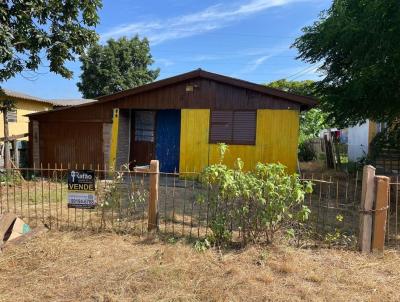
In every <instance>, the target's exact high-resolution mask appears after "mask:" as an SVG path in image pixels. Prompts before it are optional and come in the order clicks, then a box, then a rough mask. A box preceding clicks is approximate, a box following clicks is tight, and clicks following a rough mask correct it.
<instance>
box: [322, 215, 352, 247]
mask: <svg viewBox="0 0 400 302" xmlns="http://www.w3.org/2000/svg"><path fill="white" fill-rule="evenodd" d="M343 220H344V217H343V215H341V214H338V215H336V221H337V222H339V223H341V222H343ZM323 239H324V242H325V243H327V244H328V246H329V248H331V247H332V246H334V245H344V246H351V245H354V242H355V238H354V237H353V236H348V235H347V234H346V232H343V231H342V230H341V229H340V228H338V227H335V228H334V230H333V232H328V233H326V234H325V236H324V238H323Z"/></svg>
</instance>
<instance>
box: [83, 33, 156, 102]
mask: <svg viewBox="0 0 400 302" xmlns="http://www.w3.org/2000/svg"><path fill="white" fill-rule="evenodd" d="M80 60H81V62H82V65H81V70H82V74H81V77H80V78H81V81H80V82H79V83H78V84H77V85H78V88H79V90H80V91H81V92H82V94H83V96H84V97H85V98H94V97H97V96H100V95H107V94H111V93H115V92H118V91H122V90H126V89H129V88H134V87H137V86H140V85H143V84H146V83H149V82H152V81H154V80H155V79H156V78H157V77H158V74H159V72H160V71H159V69H150V68H149V66H150V65H151V64H152V63H153V62H154V61H153V58H152V56H151V54H150V46H149V41H148V40H147V39H146V38H144V39H140V38H139V37H138V36H136V37H134V38H132V39H128V38H125V37H124V38H120V39H118V40H114V39H110V40H108V41H107V43H106V44H105V45H99V44H96V45H93V46H92V47H90V48H89V49H88V51H87V53H86V54H85V55H83V56H82V57H81V58H80Z"/></svg>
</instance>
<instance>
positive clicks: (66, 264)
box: [0, 231, 400, 301]
mask: <svg viewBox="0 0 400 302" xmlns="http://www.w3.org/2000/svg"><path fill="white" fill-rule="evenodd" d="M399 281H400V254H399V253H397V252H395V251H391V250H389V251H386V253H385V256H384V257H383V258H381V257H376V256H365V255H361V254H359V253H357V252H352V251H343V250H328V249H296V248H293V247H290V246H287V245H285V244H283V243H277V245H275V246H269V247H261V246H252V247H249V248H246V249H243V250H230V251H218V250H216V249H211V250H207V251H206V252H202V253H199V252H196V251H195V249H194V248H193V247H192V245H190V244H186V243H185V242H183V241H179V240H178V241H177V242H175V240H174V243H173V244H171V243H169V240H165V241H160V240H159V239H157V238H144V237H135V236H127V235H126V236H120V235H115V234H104V233H103V234H97V235H93V234H88V233H84V232H56V231H52V232H48V233H46V234H43V235H42V236H41V237H37V238H34V239H32V240H31V241H29V242H27V243H25V244H21V245H18V246H11V247H9V248H8V249H6V250H5V251H4V253H3V254H0V301H16V300H18V301H399V300H400V291H399V290H398V289H397V285H398V283H399Z"/></svg>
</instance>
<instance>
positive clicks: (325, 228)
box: [302, 173, 362, 240]
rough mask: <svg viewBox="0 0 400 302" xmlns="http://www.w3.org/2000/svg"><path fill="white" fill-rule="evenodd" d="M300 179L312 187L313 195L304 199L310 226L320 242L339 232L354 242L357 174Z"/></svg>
mask: <svg viewBox="0 0 400 302" xmlns="http://www.w3.org/2000/svg"><path fill="white" fill-rule="evenodd" d="M302 179H303V180H305V181H311V182H312V184H313V192H312V193H310V194H307V196H306V198H305V200H306V204H307V205H308V206H309V207H310V209H311V215H310V224H313V226H314V227H315V233H316V234H319V235H320V236H322V239H324V238H327V237H329V236H331V235H332V234H335V233H339V232H340V233H341V234H343V235H345V236H351V237H353V239H354V240H355V238H356V236H357V235H358V231H359V207H360V200H361V184H362V183H361V182H362V179H361V177H360V176H359V174H358V173H356V174H355V175H354V177H349V176H326V175H323V174H319V175H318V174H310V175H308V174H303V175H302Z"/></svg>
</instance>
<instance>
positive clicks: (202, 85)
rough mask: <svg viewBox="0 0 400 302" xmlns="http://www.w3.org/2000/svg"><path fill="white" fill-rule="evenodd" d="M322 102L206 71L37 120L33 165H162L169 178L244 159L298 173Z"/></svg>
mask: <svg viewBox="0 0 400 302" xmlns="http://www.w3.org/2000/svg"><path fill="white" fill-rule="evenodd" d="M315 104H316V101H315V99H313V98H310V97H304V96H300V95H295V94H291V93H287V92H284V91H281V90H277V89H273V88H269V87H266V86H263V85H258V84H254V83H250V82H246V81H243V80H239V79H234V78H230V77H226V76H222V75H218V74H215V73H210V72H206V71H203V70H201V69H199V70H195V71H192V72H188V73H185V74H181V75H178V76H174V77H171V78H167V79H163V80H160V81H157V82H153V83H151V84H147V85H143V86H140V87H137V88H133V89H129V90H126V91H122V92H118V93H115V94H112V95H107V96H102V97H99V98H98V100H97V101H95V102H92V103H88V104H82V105H77V106H72V107H69V108H62V109H56V110H52V111H47V112H39V113H34V114H30V115H29V119H30V132H29V133H30V134H29V135H30V144H31V148H30V150H31V164H32V165H33V164H35V165H36V167H38V166H39V165H40V164H43V165H45V166H47V165H48V164H50V165H51V166H53V165H55V164H58V165H60V164H63V165H64V166H66V165H68V164H70V165H78V166H79V167H81V166H83V165H85V167H90V166H92V167H93V168H95V167H100V168H106V169H109V168H117V169H118V168H119V167H120V166H121V165H122V164H125V163H130V164H131V165H144V164H148V163H149V162H150V160H151V159H158V160H159V161H160V167H161V171H163V172H173V171H181V172H185V171H191V172H192V171H200V170H201V169H203V168H204V167H205V166H206V165H209V164H212V163H215V162H217V161H218V160H219V151H218V145H217V144H218V143H219V142H224V143H227V144H228V145H229V149H228V152H227V154H226V155H225V163H227V164H229V165H233V163H234V161H235V160H236V158H238V157H240V158H241V159H242V160H243V161H244V163H245V168H246V169H252V168H253V167H254V165H255V164H256V163H257V162H281V163H283V164H285V165H286V166H287V167H288V170H289V171H291V172H294V171H295V169H296V162H297V143H298V132H299V113H300V111H301V110H307V109H308V108H310V107H312V106H314V105H315Z"/></svg>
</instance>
